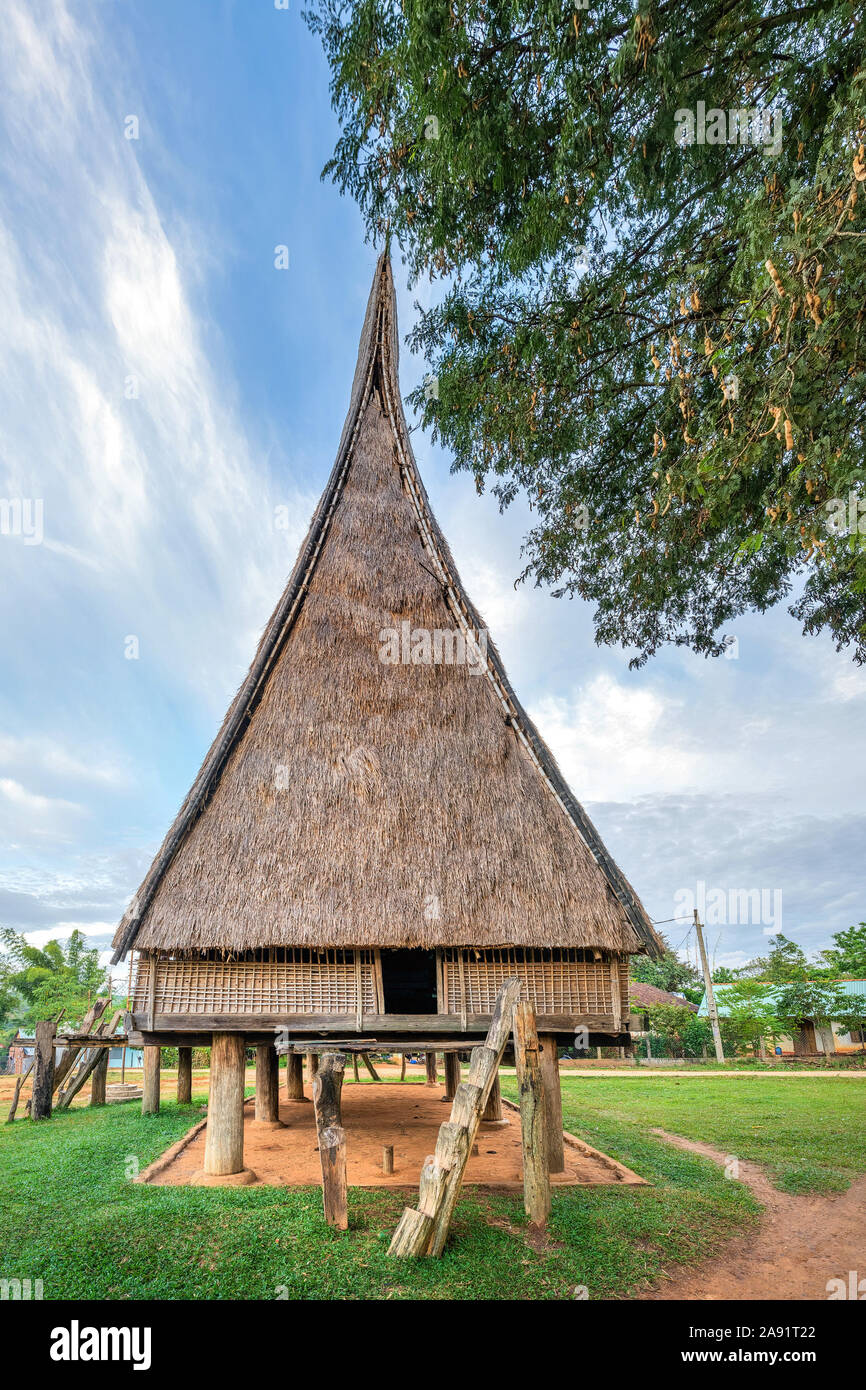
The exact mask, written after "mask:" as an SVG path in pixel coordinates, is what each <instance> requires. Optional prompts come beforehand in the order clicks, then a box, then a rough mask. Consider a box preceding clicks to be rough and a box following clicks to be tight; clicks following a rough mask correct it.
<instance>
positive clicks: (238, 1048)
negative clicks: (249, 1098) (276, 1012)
mask: <svg viewBox="0 0 866 1390" xmlns="http://www.w3.org/2000/svg"><path fill="white" fill-rule="evenodd" d="M245 1050H246V1049H245V1047H244V1038H243V1034H242V1033H214V1035H213V1039H212V1042H211V1052H210V1091H209V1093H208V1100H207V1135H206V1138H205V1146H204V1171H205V1173H207V1174H211V1175H212V1176H215V1177H224V1176H226V1175H227V1174H230V1173H242V1172H243V1168H244V1065H245V1055H244V1054H245Z"/></svg>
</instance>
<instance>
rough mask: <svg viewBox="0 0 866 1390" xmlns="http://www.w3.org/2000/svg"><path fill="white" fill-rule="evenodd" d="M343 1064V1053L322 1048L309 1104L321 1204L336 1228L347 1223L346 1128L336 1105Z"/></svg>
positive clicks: (341, 1083)
mask: <svg viewBox="0 0 866 1390" xmlns="http://www.w3.org/2000/svg"><path fill="white" fill-rule="evenodd" d="M345 1067H346V1057H345V1054H344V1053H342V1052H324V1053H322V1058H321V1064H320V1066H319V1070H318V1071H317V1072H316V1075H315V1076H314V1077H313V1104H314V1106H315V1109H316V1133H317V1135H318V1139H319V1161H320V1162H321V1165H322V1204H323V1207H324V1211H325V1220H326V1221H327V1223H328V1225H329V1226H335V1227H336V1229H337V1230H338V1231H345V1230H348V1227H349V1210H348V1197H347V1186H346V1132H345V1130H344V1129H343V1116H342V1110H341V1105H340V1101H341V1096H342V1090H343V1074H344V1071H345Z"/></svg>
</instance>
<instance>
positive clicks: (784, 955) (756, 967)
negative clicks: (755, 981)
mask: <svg viewBox="0 0 866 1390" xmlns="http://www.w3.org/2000/svg"><path fill="white" fill-rule="evenodd" d="M809 974H810V967H809V961H808V959H807V957H806V953H805V951H804V950H803V948H802V946H798V945H797V943H796V941H791V940H790V939H789V938H788V937H787V936H783V934H782V933H781V932H779V933H778V935H777V936H771V937H770V950H769V953H768V954H767V955H766V956H756V957H755V958H754V960H750V961H749V962H748V964H747V965H744V966H743V969H742V972H741V976H742V977H748V976H757V977H759V978H760V979H762V980H769V981H771V982H772V983H773V984H784V983H785V982H787V981H788V980H805V979H807V978H808V976H809Z"/></svg>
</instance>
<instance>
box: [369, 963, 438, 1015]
mask: <svg viewBox="0 0 866 1390" xmlns="http://www.w3.org/2000/svg"><path fill="white" fill-rule="evenodd" d="M382 989H383V992H384V995H385V1012H386V1014H435V1013H436V952H435V951H383V952H382Z"/></svg>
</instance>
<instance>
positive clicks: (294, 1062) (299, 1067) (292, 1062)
mask: <svg viewBox="0 0 866 1390" xmlns="http://www.w3.org/2000/svg"><path fill="white" fill-rule="evenodd" d="M286 1100H293V1101H304V1102H305V1101H306V1100H307V1097H306V1096H305V1095H304V1059H303V1057H302V1056H301V1054H300V1052H288V1053H286Z"/></svg>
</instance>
